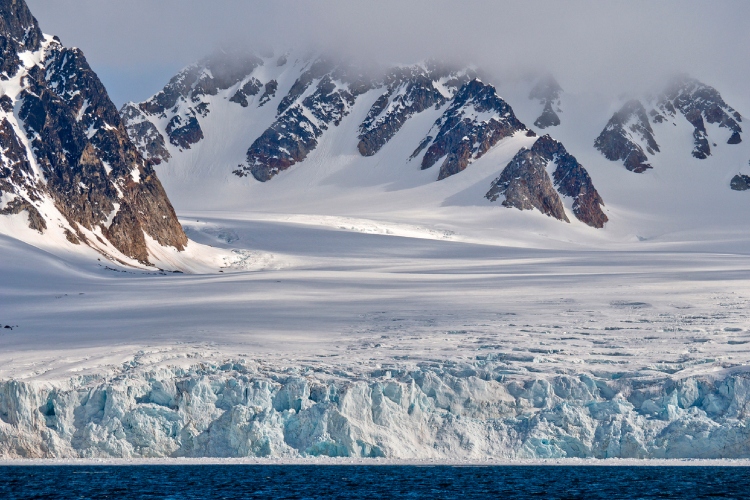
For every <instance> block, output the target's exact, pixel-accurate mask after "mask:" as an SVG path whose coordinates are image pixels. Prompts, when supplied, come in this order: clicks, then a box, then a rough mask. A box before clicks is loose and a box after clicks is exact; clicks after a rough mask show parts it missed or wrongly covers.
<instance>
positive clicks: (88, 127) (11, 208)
mask: <svg viewBox="0 0 750 500" xmlns="http://www.w3.org/2000/svg"><path fill="white" fill-rule="evenodd" d="M0 9H2V10H3V12H4V19H5V20H4V22H6V23H7V22H8V19H25V20H26V22H28V23H30V24H29V25H27V26H26V27H25V28H24V31H25V32H27V33H30V34H31V35H29V36H28V37H27V43H28V40H32V39H34V37H36V35H35V34H34V33H36V32H37V31H38V27H37V25H36V21H35V20H34V19H33V17H27V8H26V6H25V4H24V3H23V1H22V0H0ZM13 29H16V30H17V29H18V27H15V28H13ZM13 29H11V30H10V31H11V33H10V34H11V37H10V38H12V37H13V35H12V32H13ZM5 35H6V38H8V37H7V35H8V33H5ZM10 38H9V39H10ZM32 46H36V47H38V50H37V55H38V57H36V56H35V58H36V59H38V60H40V61H41V62H40V63H38V64H35V65H31V66H29V67H22V68H21V72H20V74H19V75H18V76H13V75H12V74H10V73H4V74H3V75H2V76H3V78H4V79H5V80H9V79H11V78H13V79H15V80H14V82H17V83H16V85H18V84H20V85H19V87H20V91H16V95H6V96H4V98H3V99H4V101H3V102H4V104H3V106H2V109H3V111H2V112H0V120H1V121H0V149H1V150H2V155H1V157H0V161H1V162H2V168H1V169H0V174H1V175H0V194H3V193H6V195H5V196H10V197H12V198H13V199H12V200H10V201H9V202H8V203H7V204H6V206H5V208H4V209H3V211H4V213H14V212H18V211H20V210H25V211H27V212H28V214H29V225H30V226H31V227H32V228H33V229H36V230H38V231H40V232H43V231H44V230H45V229H46V227H47V224H46V223H45V220H44V217H42V214H41V213H40V210H39V207H41V206H42V203H43V202H44V200H50V201H51V202H52V203H53V205H54V207H55V210H57V211H59V213H60V214H61V216H62V218H63V220H61V222H60V223H62V224H67V227H65V228H64V230H65V231H66V234H71V237H69V238H68V239H70V240H72V239H76V240H79V241H80V240H82V241H84V242H88V243H89V244H91V245H92V246H94V247H95V248H97V249H99V250H100V251H103V252H105V253H106V252H107V249H106V245H107V243H104V241H103V240H102V238H104V239H105V240H107V242H108V244H110V245H111V246H112V247H114V248H116V249H117V250H119V251H120V252H122V253H123V254H124V255H126V256H127V257H130V258H133V259H136V260H138V261H140V262H142V263H149V252H148V248H147V245H146V240H145V235H148V236H150V237H151V238H153V239H154V240H156V241H157V242H158V243H159V244H161V245H163V246H172V247H175V248H177V249H178V250H182V249H184V247H185V245H186V244H187V238H186V236H185V234H184V232H183V231H182V227H181V226H180V224H179V223H178V221H177V217H176V216H175V213H174V210H173V209H172V206H171V204H170V202H169V200H168V199H167V196H166V193H165V192H164V190H163V188H162V186H161V184H160V183H159V180H158V179H157V177H156V174H155V173H154V171H153V168H152V166H151V164H150V163H148V162H146V161H144V159H143V157H142V156H141V155H140V153H139V152H138V150H137V149H136V147H135V146H134V145H133V143H132V142H131V141H130V139H129V138H128V136H127V133H126V131H125V128H124V126H123V124H122V122H121V119H120V115H119V114H118V112H117V109H116V108H115V106H114V105H113V104H112V102H111V101H110V100H109V97H108V95H107V92H106V90H105V89H104V87H103V86H102V84H101V82H100V81H99V79H98V77H97V76H96V74H95V73H94V72H93V71H92V70H91V68H90V67H89V65H88V63H87V62H86V59H85V57H84V56H83V54H82V53H81V51H79V50H77V49H68V48H65V47H63V46H62V45H61V44H60V43H59V41H57V40H52V39H50V38H47V39H46V40H44V42H43V43H35V44H33V45H32ZM18 47H23V46H22V45H18ZM17 70H18V68H16V69H15V70H14V71H15V72H16V73H17V72H18V71H17ZM0 86H3V83H2V82H1V81H0ZM10 88H14V87H13V86H11V87H7V89H10ZM15 88H18V87H15ZM7 89H3V90H4V91H7ZM7 101H10V103H8V102H7ZM8 104H11V105H10V106H9V105H8ZM14 108H15V109H17V110H18V116H17V117H16V116H15V115H14V113H13V109H14ZM25 144H28V145H29V147H28V148H27V146H26V145H25ZM57 224H58V223H56V225H57ZM73 233H74V234H76V235H77V236H75V237H73V236H72V234H73ZM95 240H100V242H101V243H102V244H103V245H104V246H105V248H102V247H101V245H99V244H97V243H96V241H95Z"/></svg>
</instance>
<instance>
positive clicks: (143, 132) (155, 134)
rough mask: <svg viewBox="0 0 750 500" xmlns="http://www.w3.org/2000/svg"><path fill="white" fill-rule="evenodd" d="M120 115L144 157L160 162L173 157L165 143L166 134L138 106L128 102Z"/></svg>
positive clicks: (129, 134)
mask: <svg viewBox="0 0 750 500" xmlns="http://www.w3.org/2000/svg"><path fill="white" fill-rule="evenodd" d="M120 116H121V117H122V122H123V124H124V125H125V128H126V130H127V132H128V136H129V137H130V138H131V140H132V141H133V143H134V144H135V146H136V147H137V148H138V151H140V152H141V154H142V155H143V157H144V158H146V159H147V160H153V161H154V162H155V163H156V164H159V163H161V162H162V161H166V160H169V158H171V157H172V155H170V154H169V150H168V149H167V145H166V144H165V141H164V136H163V135H162V134H161V132H159V129H158V128H156V125H154V124H153V123H152V122H150V121H149V120H147V119H146V117H145V116H144V114H143V113H142V112H141V110H140V109H138V107H137V106H135V105H134V104H132V103H128V104H126V105H125V106H123V107H122V109H121V110H120Z"/></svg>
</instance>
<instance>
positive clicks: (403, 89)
mask: <svg viewBox="0 0 750 500" xmlns="http://www.w3.org/2000/svg"><path fill="white" fill-rule="evenodd" d="M469 79H470V77H469V74H468V73H467V72H466V71H462V72H457V71H452V70H450V69H448V68H447V67H445V66H440V65H438V64H436V63H427V64H426V65H425V66H413V67H405V68H396V69H394V70H392V71H391V72H389V73H388V75H386V77H385V81H384V83H385V85H386V90H385V92H384V93H383V94H382V95H381V96H380V97H379V98H378V100H377V101H375V104H373V105H372V107H371V108H370V112H369V113H368V114H367V118H365V120H364V122H362V124H361V125H360V127H359V139H360V141H359V144H358V145H357V149H358V150H359V152H360V154H362V156H372V155H374V154H375V153H377V152H378V151H379V150H380V148H382V147H383V146H384V145H385V144H386V143H387V142H388V141H390V140H391V138H392V137H393V136H394V135H396V132H398V131H399V130H400V129H401V127H402V126H403V124H404V123H406V121H407V120H408V119H409V118H411V117H412V116H414V115H415V114H417V113H421V112H422V111H424V110H426V109H428V108H431V107H435V108H436V109H437V108H439V107H440V106H442V105H443V104H445V103H446V102H447V101H448V99H449V98H450V97H451V96H452V95H453V94H455V92H456V91H457V90H458V88H459V87H460V86H461V85H463V84H464V83H466V82H467V81H468V80H469ZM444 92H445V93H446V94H447V95H444Z"/></svg>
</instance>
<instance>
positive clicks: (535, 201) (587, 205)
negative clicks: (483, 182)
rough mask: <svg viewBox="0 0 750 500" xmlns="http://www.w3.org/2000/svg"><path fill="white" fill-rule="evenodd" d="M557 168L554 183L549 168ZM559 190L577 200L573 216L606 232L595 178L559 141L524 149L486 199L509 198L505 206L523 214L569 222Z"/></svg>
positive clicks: (549, 140) (543, 140)
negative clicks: (534, 213) (532, 212)
mask: <svg viewBox="0 0 750 500" xmlns="http://www.w3.org/2000/svg"><path fill="white" fill-rule="evenodd" d="M550 163H551V164H553V165H554V166H555V170H554V171H553V173H552V180H554V187H553V183H552V180H550V178H549V175H548V174H547V167H548V165H549V164H550ZM555 188H556V189H557V192H559V193H560V194H561V195H562V196H567V197H570V198H572V199H573V214H574V215H575V216H576V218H577V219H578V220H580V221H581V222H584V223H585V224H588V225H589V226H591V227H595V228H602V227H604V223H605V222H607V221H608V218H607V216H606V215H605V214H604V212H603V211H602V206H603V205H604V202H603V201H602V198H601V196H599V193H598V192H597V190H596V188H594V184H593V183H592V182H591V177H590V176H589V174H588V172H587V171H586V169H585V168H583V166H582V165H581V164H580V163H578V160H576V158H575V157H574V156H572V155H571V154H569V153H568V152H567V150H566V149H565V147H564V146H563V145H562V144H561V143H560V142H558V141H556V140H554V139H553V138H551V137H550V136H549V135H545V136H542V137H540V138H539V139H537V140H536V142H535V143H534V145H533V146H532V147H531V149H526V148H523V149H521V150H520V151H519V152H518V153H517V154H516V156H515V157H514V158H513V160H512V161H511V162H510V163H509V164H508V166H507V167H505V169H504V170H503V172H502V173H501V174H500V177H498V178H497V179H496V180H495V181H494V182H493V183H492V188H491V189H490V191H489V192H488V193H487V195H486V198H487V199H489V200H490V201H496V200H497V199H498V198H499V197H500V196H503V195H504V196H505V201H503V205H505V206H506V207H515V208H518V209H520V210H530V209H532V208H536V209H537V210H539V211H540V212H542V213H544V214H547V215H549V216H552V217H555V218H556V219H559V220H564V221H568V222H569V220H568V218H567V216H566V215H565V210H564V208H563V205H562V201H561V200H560V198H559V196H558V195H557V193H555Z"/></svg>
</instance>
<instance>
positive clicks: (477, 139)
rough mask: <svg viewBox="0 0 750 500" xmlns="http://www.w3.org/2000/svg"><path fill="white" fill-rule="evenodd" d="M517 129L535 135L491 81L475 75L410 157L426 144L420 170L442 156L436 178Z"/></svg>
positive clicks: (464, 164) (451, 172)
mask: <svg viewBox="0 0 750 500" xmlns="http://www.w3.org/2000/svg"><path fill="white" fill-rule="evenodd" d="M516 132H526V134H527V135H529V136H531V137H533V136H534V135H535V134H534V132H532V131H531V130H528V129H527V128H526V125H524V124H523V123H521V121H520V120H518V118H516V115H515V114H514V113H513V109H512V108H511V107H510V105H508V103H506V102H505V101H504V100H503V99H502V98H501V97H500V96H498V95H497V91H496V90H495V88H494V87H493V86H492V85H487V84H484V83H482V81H481V80H479V79H476V78H475V79H473V80H472V81H470V82H468V83H467V84H465V85H464V86H462V87H461V89H460V90H459V91H458V92H457V93H456V95H455V97H454V98H453V100H452V101H451V104H450V106H449V107H448V108H447V109H446V110H445V112H444V113H443V115H442V116H441V117H440V118H439V119H438V120H437V121H436V122H435V124H434V125H433V126H432V128H431V129H430V131H429V132H428V134H427V137H425V139H424V140H423V141H422V143H421V144H420V145H419V147H418V148H417V150H416V151H414V153H413V154H412V158H416V157H418V156H419V155H420V154H421V151H422V150H423V149H424V148H427V151H426V152H425V154H424V156H423V157H422V162H421V168H422V170H425V169H428V168H430V167H432V166H433V165H435V164H436V163H437V162H438V160H440V159H442V158H444V160H443V161H442V163H441V164H440V172H439V174H438V180H443V179H445V178H447V177H450V176H451V175H455V174H457V173H459V172H461V171H462V170H464V169H465V168H466V167H467V166H469V164H470V163H471V162H472V161H474V160H477V159H479V158H481V157H482V155H484V154H485V153H486V152H487V151H489V150H490V148H492V146H494V145H495V144H497V143H498V142H499V141H500V140H502V139H504V138H506V137H509V136H511V135H513V134H515V133H516Z"/></svg>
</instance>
